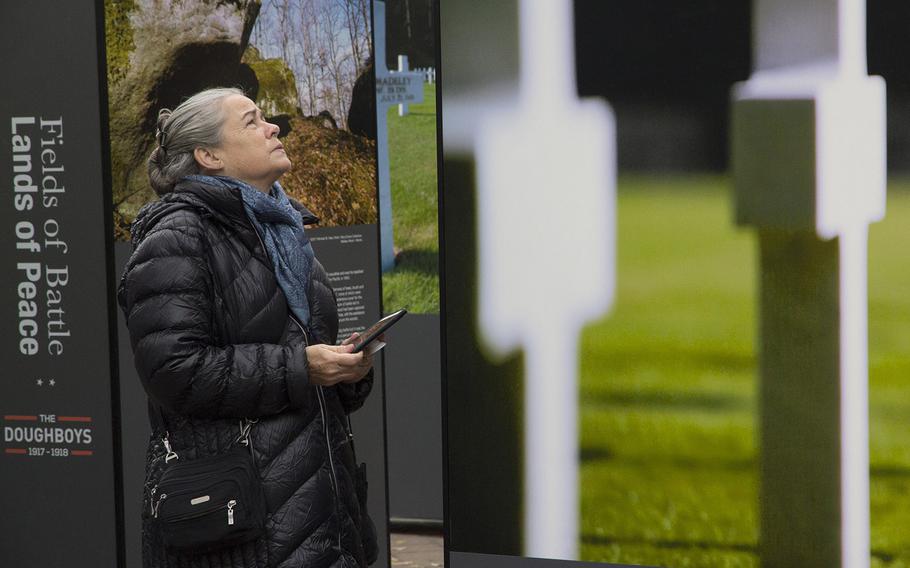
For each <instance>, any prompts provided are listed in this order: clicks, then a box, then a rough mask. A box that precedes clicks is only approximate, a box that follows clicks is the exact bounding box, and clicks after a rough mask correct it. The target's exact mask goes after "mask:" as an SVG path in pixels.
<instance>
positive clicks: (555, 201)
mask: <svg viewBox="0 0 910 568" xmlns="http://www.w3.org/2000/svg"><path fill="white" fill-rule="evenodd" d="M519 12H520V14H519V18H520V58H521V74H520V81H521V84H520V87H521V88H520V93H519V97H518V103H517V105H516V106H515V107H514V108H508V109H502V110H501V112H499V113H496V114H494V113H490V114H489V115H485V118H484V122H483V126H482V130H481V132H480V134H479V136H478V138H477V146H476V156H477V187H478V205H477V206H478V219H479V227H478V230H479V235H478V236H479V238H478V242H479V247H480V250H479V255H480V270H479V280H480V282H479V285H480V299H479V311H480V313H479V321H480V324H481V328H482V330H481V331H482V336H483V338H484V339H485V342H486V344H487V346H488V347H489V348H490V349H491V350H492V351H493V352H494V353H496V354H498V355H505V354H508V353H509V352H513V351H514V350H516V349H523V350H524V357H525V358H524V361H525V372H526V377H525V406H524V419H525V428H524V432H525V442H524V445H525V451H524V457H525V459H524V468H525V472H524V495H525V498H524V512H525V532H524V549H525V554H526V555H528V556H532V557H545V558H563V559H574V558H576V557H577V554H578V540H579V532H578V526H579V524H578V502H579V494H578V459H579V456H578V427H577V421H578V388H577V367H578V363H577V357H578V336H579V332H580V329H581V327H582V325H584V323H585V322H587V321H590V320H591V319H593V318H597V317H599V316H601V315H603V314H604V313H605V312H606V311H607V310H608V309H609V307H610V305H611V303H612V300H613V290H614V280H615V278H614V272H615V267H614V256H615V225H616V223H615V201H616V196H615V191H616V190H615V178H616V173H615V169H616V166H615V153H616V152H615V147H614V144H615V143H614V140H615V126H614V119H613V115H612V112H611V110H610V109H609V108H608V106H607V105H606V104H605V103H604V102H602V101H598V100H584V101H582V100H579V99H578V97H577V95H576V82H575V62H574V59H575V58H574V45H573V36H574V34H573V20H572V3H571V2H570V1H569V0H521V2H520V5H519Z"/></svg>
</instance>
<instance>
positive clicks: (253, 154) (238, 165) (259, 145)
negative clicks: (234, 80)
mask: <svg viewBox="0 0 910 568" xmlns="http://www.w3.org/2000/svg"><path fill="white" fill-rule="evenodd" d="M222 104H223V105H224V108H223V110H224V124H223V126H222V130H221V136H222V138H221V145H220V147H218V148H215V149H213V150H212V154H213V155H214V156H215V157H216V158H218V159H219V160H220V162H219V163H220V164H221V165H222V166H223V167H222V169H220V171H219V170H215V171H214V172H213V173H217V174H218V175H225V176H230V177H233V178H236V179H239V180H242V181H245V182H247V183H248V184H250V185H252V186H253V187H256V188H257V189H259V190H261V191H266V192H267V191H269V188H271V187H272V183H274V182H275V181H276V180H277V179H278V178H279V177H281V175H282V174H284V173H285V172H287V171H288V170H290V169H291V160H289V159H288V156H287V154H285V152H284V145H282V143H281V142H280V141H279V140H278V127H277V126H275V125H274V124H271V123H269V122H266V121H265V119H264V118H263V117H262V111H260V110H259V108H258V107H257V106H256V103H254V102H253V101H251V100H250V99H248V98H246V97H244V96H243V95H230V96H228V97H227V98H225V99H224V101H222Z"/></svg>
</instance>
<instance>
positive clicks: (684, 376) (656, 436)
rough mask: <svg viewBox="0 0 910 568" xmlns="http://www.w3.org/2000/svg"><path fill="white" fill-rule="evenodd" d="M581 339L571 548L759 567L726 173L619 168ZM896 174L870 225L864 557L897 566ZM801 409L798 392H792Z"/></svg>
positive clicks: (743, 246) (742, 280)
mask: <svg viewBox="0 0 910 568" xmlns="http://www.w3.org/2000/svg"><path fill="white" fill-rule="evenodd" d="M619 189H620V191H619V207H618V221H619V228H618V231H619V235H618V239H619V250H618V267H617V268H618V281H617V297H616V302H615V307H614V309H613V312H612V313H611V314H610V315H609V316H607V317H606V318H604V319H603V320H601V321H599V322H595V323H593V324H592V325H590V326H588V327H587V329H586V330H585V331H584V333H583V336H582V344H581V395H580V396H581V402H582V406H581V437H582V440H581V447H582V469H581V482H582V497H581V509H582V559H584V560H596V561H607V562H623V563H630V564H646V565H653V566H666V567H683V566H684V567H689V566H704V567H709V566H710V567H718V566H721V567H726V566H729V567H734V566H736V567H739V566H758V561H757V556H756V553H755V550H756V548H755V547H756V542H757V538H758V529H757V524H758V523H757V515H758V511H757V495H756V491H757V486H756V483H757V481H756V462H755V458H756V456H755V429H754V423H755V419H756V416H755V390H756V389H755V387H756V385H755V353H754V341H755V329H756V325H757V322H756V321H755V302H756V295H755V292H756V290H755V261H756V258H755V257H756V247H757V245H756V243H755V239H754V235H753V233H752V232H751V231H750V230H748V229H738V228H736V227H734V226H733V223H732V202H731V199H730V188H729V181H728V180H727V178H724V177H680V176H673V177H623V178H621V179H620V184H619ZM907 243H910V183H907V182H906V181H893V182H892V183H891V186H890V188H889V196H888V213H887V217H886V219H885V221H883V222H881V223H878V224H876V225H873V226H872V228H871V230H870V267H869V278H870V286H869V292H870V302H869V305H870V311H869V313H870V330H869V333H870V365H871V369H870V382H871V392H870V399H871V401H870V405H871V422H872V424H871V436H872V440H871V444H872V447H871V457H872V476H873V477H872V525H873V527H872V547H873V566H889V567H894V568H896V567H900V566H910V530H908V528H907V527H910V430H908V428H907V426H906V424H907V423H908V420H907V419H908V418H910V388H907V387H908V385H910V342H908V340H907V338H908V336H910V270H906V265H907V262H906V258H905V251H904V249H905V247H906V246H907ZM806 402H807V404H811V401H806Z"/></svg>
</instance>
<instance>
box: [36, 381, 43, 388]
mask: <svg viewBox="0 0 910 568" xmlns="http://www.w3.org/2000/svg"><path fill="white" fill-rule="evenodd" d="M35 383H36V384H37V385H38V386H39V387H40V386H42V385H43V384H44V380H43V379H38V380H37V381H35Z"/></svg>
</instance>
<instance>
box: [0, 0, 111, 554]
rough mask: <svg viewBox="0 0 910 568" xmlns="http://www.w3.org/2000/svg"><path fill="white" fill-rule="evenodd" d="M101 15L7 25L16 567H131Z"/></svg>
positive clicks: (18, 11) (5, 504)
mask: <svg viewBox="0 0 910 568" xmlns="http://www.w3.org/2000/svg"><path fill="white" fill-rule="evenodd" d="M96 8H97V5H96V3H94V2H66V3H58V2H19V3H14V4H9V5H5V6H4V8H3V18H2V23H0V28H2V30H3V33H2V37H3V39H2V40H0V41H2V45H3V51H4V53H7V54H8V56H7V57H4V59H3V63H2V67H3V76H4V95H3V101H4V103H3V106H2V108H0V114H2V119H0V120H2V122H3V125H4V126H3V128H4V132H5V134H4V135H3V136H2V141H0V164H2V165H0V168H2V170H3V172H4V174H3V175H4V177H5V179H6V187H7V192H6V196H5V198H4V199H3V203H2V205H0V223H2V225H3V226H4V227H5V228H6V229H5V233H6V234H7V235H8V238H6V239H4V240H3V242H4V247H5V250H4V252H3V253H2V255H0V256H2V258H3V262H4V263H5V265H6V266H5V268H4V269H3V270H0V290H2V291H3V294H4V295H5V296H6V297H7V298H8V299H9V300H8V302H6V307H5V308H4V312H3V316H2V317H3V320H4V325H3V326H0V338H2V340H0V341H2V344H3V347H2V351H3V355H2V357H0V358H2V360H3V362H4V365H6V367H7V372H6V373H4V379H3V381H2V382H0V420H2V424H0V427H2V432H3V438H2V452H0V481H2V485H3V490H2V491H0V509H2V510H3V515H2V516H0V518H2V520H0V529H2V532H3V535H4V536H3V538H2V539H0V559H2V563H3V564H4V565H6V566H23V567H25V566H86V567H88V566H116V565H119V564H122V560H123V558H122V555H121V554H120V553H119V552H120V551H121V550H122V548H121V544H120V543H119V542H118V541H119V539H120V537H121V535H122V529H121V527H120V522H119V521H120V515H119V499H120V476H119V443H120V442H119V440H118V439H117V438H118V435H119V428H118V425H117V423H118V418H119V417H118V416H117V411H118V408H117V406H116V403H115V401H116V400H117V398H116V397H117V389H116V370H115V369H114V370H113V372H112V364H111V363H112V357H113V356H114V355H116V351H115V350H112V348H111V345H110V341H111V338H112V335H111V333H110V331H109V330H110V323H111V321H112V316H113V313H112V309H113V304H112V302H111V299H112V296H111V264H110V261H111V258H110V246H109V244H110V241H109V238H108V235H109V230H110V222H109V219H110V217H109V195H108V194H107V192H106V191H105V189H106V188H105V183H104V181H105V180H104V174H103V168H104V164H105V156H104V155H103V152H104V144H103V139H102V136H103V134H102V133H103V129H102V120H101V119H102V116H103V114H104V111H105V110H106V109H103V108H102V107H101V104H102V103H101V101H102V100H103V97H102V93H101V92H100V88H101V87H100V86H99V85H103V82H102V81H99V70H100V69H103V67H101V66H100V65H101V63H102V62H101V61H100V59H99V46H98V39H99V34H100V30H99V29H98V25H99V23H100V22H101V21H102V20H101V18H100V14H99V13H98V12H97V11H96ZM112 409H113V410H112ZM50 543H52V545H50Z"/></svg>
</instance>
